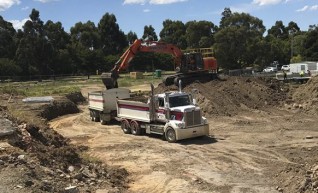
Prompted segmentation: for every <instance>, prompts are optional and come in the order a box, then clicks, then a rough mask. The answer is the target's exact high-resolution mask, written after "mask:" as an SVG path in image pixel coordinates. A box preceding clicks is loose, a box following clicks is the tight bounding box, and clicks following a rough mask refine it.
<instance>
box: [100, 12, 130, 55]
mask: <svg viewBox="0 0 318 193" xmlns="http://www.w3.org/2000/svg"><path fill="white" fill-rule="evenodd" d="M116 22H117V20H116V17H115V15H113V14H109V13H106V14H105V15H104V16H103V17H102V19H101V20H100V21H99V23H98V31H99V35H100V37H101V43H102V45H101V46H102V49H103V52H104V54H105V55H109V54H118V53H120V52H122V50H123V49H124V48H125V47H127V46H128V41H127V39H126V35H125V34H124V32H123V31H121V30H120V29H119V26H118V24H117V23H116Z"/></svg>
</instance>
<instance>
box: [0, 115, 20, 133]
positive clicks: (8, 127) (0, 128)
mask: <svg viewBox="0 0 318 193" xmlns="http://www.w3.org/2000/svg"><path fill="white" fill-rule="evenodd" d="M16 130H17V127H14V126H13V125H12V122H11V121H10V120H8V119H5V118H3V117H0V137H4V136H8V135H12V134H13V133H14V132H15V131H16Z"/></svg>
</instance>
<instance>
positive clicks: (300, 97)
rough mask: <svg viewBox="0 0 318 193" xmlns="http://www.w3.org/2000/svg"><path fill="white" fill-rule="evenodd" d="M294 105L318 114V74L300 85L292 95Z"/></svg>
mask: <svg viewBox="0 0 318 193" xmlns="http://www.w3.org/2000/svg"><path fill="white" fill-rule="evenodd" d="M292 100H293V102H295V103H294V104H293V105H294V106H296V107H298V108H300V109H303V110H304V111H307V112H310V113H312V114H318V76H316V77H312V78H311V79H310V80H309V81H308V82H307V83H306V84H303V85H300V86H299V87H298V88H297V89H296V90H295V92H294V93H293V95H292Z"/></svg>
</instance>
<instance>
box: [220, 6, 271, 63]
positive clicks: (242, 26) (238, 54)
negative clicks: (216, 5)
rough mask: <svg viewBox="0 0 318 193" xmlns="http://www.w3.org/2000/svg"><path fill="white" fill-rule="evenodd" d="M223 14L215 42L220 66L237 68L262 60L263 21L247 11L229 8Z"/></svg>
mask: <svg viewBox="0 0 318 193" xmlns="http://www.w3.org/2000/svg"><path fill="white" fill-rule="evenodd" d="M222 15H223V17H222V19H221V21H220V29H219V30H218V31H217V33H216V34H215V44H214V48H215V53H216V57H217V60H218V63H219V64H220V66H222V67H223V68H225V69H236V68H242V67H245V66H250V65H252V64H254V63H255V62H257V61H261V60H262V59H260V58H259V57H260V56H262V55H261V54H260V53H261V52H262V50H263V49H264V48H263V47H262V45H263V44H261V43H260V42H262V39H263V34H264V32H265V26H264V25H263V21H262V20H260V19H258V18H256V17H253V16H251V15H249V14H247V13H236V12H235V13H232V12H231V10H230V9H229V8H226V9H225V10H224V12H223V13H222Z"/></svg>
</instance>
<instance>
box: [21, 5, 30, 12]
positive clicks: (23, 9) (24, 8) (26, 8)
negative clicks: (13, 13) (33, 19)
mask: <svg viewBox="0 0 318 193" xmlns="http://www.w3.org/2000/svg"><path fill="white" fill-rule="evenodd" d="M28 9H30V7H28V6H26V7H22V8H21V10H22V11H25V10H28Z"/></svg>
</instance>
